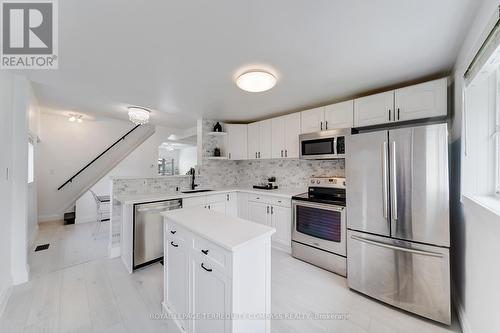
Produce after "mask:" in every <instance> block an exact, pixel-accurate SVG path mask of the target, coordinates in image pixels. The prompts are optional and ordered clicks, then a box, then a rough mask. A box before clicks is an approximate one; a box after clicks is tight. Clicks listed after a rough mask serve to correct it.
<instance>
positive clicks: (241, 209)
mask: <svg viewBox="0 0 500 333" xmlns="http://www.w3.org/2000/svg"><path fill="white" fill-rule="evenodd" d="M237 198H238V200H237V201H238V217H239V218H242V219H245V220H248V219H249V218H248V193H244V192H238V194H237Z"/></svg>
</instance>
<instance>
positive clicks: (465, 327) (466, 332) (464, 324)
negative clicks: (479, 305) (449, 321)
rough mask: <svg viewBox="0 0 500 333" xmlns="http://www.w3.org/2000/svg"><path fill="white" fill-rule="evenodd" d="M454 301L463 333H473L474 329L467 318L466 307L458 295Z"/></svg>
mask: <svg viewBox="0 0 500 333" xmlns="http://www.w3.org/2000/svg"><path fill="white" fill-rule="evenodd" d="M453 303H454V304H455V309H456V310H457V316H458V322H459V323H460V327H461V328H462V333H472V329H471V328H470V325H469V321H468V320H467V316H466V314H465V310H464V307H463V306H462V303H461V302H460V300H459V299H458V298H457V297H456V296H454V297H453Z"/></svg>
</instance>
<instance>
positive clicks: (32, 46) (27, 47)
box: [2, 1, 53, 54]
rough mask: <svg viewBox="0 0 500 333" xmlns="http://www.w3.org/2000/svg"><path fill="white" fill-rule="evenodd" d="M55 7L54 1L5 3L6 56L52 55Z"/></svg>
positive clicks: (4, 39) (3, 18)
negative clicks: (53, 7) (53, 8)
mask: <svg viewBox="0 0 500 333" xmlns="http://www.w3.org/2000/svg"><path fill="white" fill-rule="evenodd" d="M52 5H53V4H52V3H50V2H30V3H28V2H17V1H5V2H2V16H3V17H2V24H3V26H2V38H3V54H51V53H52V46H53V40H52V38H53V17H52V15H53V11H52Z"/></svg>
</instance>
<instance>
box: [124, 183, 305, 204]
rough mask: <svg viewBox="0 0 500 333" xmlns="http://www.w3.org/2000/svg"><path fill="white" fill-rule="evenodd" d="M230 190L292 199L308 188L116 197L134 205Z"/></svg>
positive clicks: (234, 188)
mask: <svg viewBox="0 0 500 333" xmlns="http://www.w3.org/2000/svg"><path fill="white" fill-rule="evenodd" d="M228 192H245V193H254V194H260V195H268V196H275V197H281V198H285V199H290V198H291V197H292V196H294V195H297V194H301V193H304V192H307V189H297V188H285V189H281V188H279V189H275V190H260V189H254V188H248V187H247V188H245V187H230V188H220V189H215V190H211V191H206V192H196V193H182V192H181V191H179V192H169V193H152V194H126V195H117V196H116V197H115V198H114V199H115V200H118V201H120V202H121V203H122V204H125V205H132V204H137V203H144V202H152V201H163V200H172V199H181V198H191V197H198V196H202V195H211V194H220V193H228Z"/></svg>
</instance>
